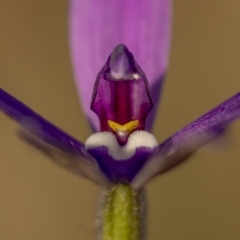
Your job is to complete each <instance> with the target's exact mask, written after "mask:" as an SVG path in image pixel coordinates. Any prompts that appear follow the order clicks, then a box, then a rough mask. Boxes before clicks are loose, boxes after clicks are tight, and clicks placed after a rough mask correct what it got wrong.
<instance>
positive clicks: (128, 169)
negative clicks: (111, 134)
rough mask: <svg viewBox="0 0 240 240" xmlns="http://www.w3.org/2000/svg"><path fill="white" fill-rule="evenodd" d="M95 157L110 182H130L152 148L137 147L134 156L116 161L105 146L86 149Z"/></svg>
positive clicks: (150, 153)
mask: <svg viewBox="0 0 240 240" xmlns="http://www.w3.org/2000/svg"><path fill="white" fill-rule="evenodd" d="M88 152H89V153H90V154H91V155H92V156H93V157H94V158H95V159H96V161H97V163H98V165H99V167H100V169H101V171H102V172H103V173H104V174H105V175H106V176H107V177H108V179H109V180H110V181H111V182H114V183H119V182H131V181H132V179H133V178H134V177H135V175H136V174H137V173H138V172H139V171H140V169H141V168H142V167H143V166H144V164H145V163H146V161H147V159H148V158H149V157H150V156H151V155H152V153H153V150H151V149H149V148H145V147H141V148H138V149H137V150H136V152H135V154H134V156H132V157H130V158H129V159H124V160H119V161H117V160H116V159H114V158H113V157H112V156H111V155H109V153H108V148H107V147H106V146H102V147H97V148H93V149H90V150H88Z"/></svg>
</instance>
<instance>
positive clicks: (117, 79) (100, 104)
mask: <svg viewBox="0 0 240 240" xmlns="http://www.w3.org/2000/svg"><path fill="white" fill-rule="evenodd" d="M152 108H153V103H152V99H151V96H150V93H149V85H148V82H147V79H146V76H145V74H144V73H143V71H142V70H141V69H140V67H139V66H138V64H137V62H136V61H135V59H134V57H133V55H132V54H131V53H130V52H129V51H128V49H127V48H126V47H125V46H124V45H117V46H116V48H115V49H114V51H113V52H112V54H111V55H110V56H109V58H108V60H107V63H106V64H105V65H104V67H103V69H102V70H101V71H100V73H99V74H98V77H97V80H96V82H95V86H94V91H93V96H92V103H91V109H92V110H93V111H94V112H95V113H96V114H97V116H98V117H99V120H100V125H101V131H110V132H112V133H114V134H116V137H117V138H118V141H119V143H120V144H121V145H124V144H126V142H127V139H128V136H129V134H130V133H131V132H132V131H133V130H134V131H135V130H145V121H146V117H147V115H148V113H149V111H150V110H151V109H152ZM109 120H110V121H113V122H115V123H117V124H119V126H120V125H121V126H123V125H126V124H127V123H131V121H137V124H136V126H135V127H134V129H131V130H129V131H128V130H124V131H123V130H122V129H117V128H115V129H112V128H111V126H110V125H109V122H108V121H109Z"/></svg>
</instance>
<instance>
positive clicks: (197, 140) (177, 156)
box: [157, 93, 240, 173]
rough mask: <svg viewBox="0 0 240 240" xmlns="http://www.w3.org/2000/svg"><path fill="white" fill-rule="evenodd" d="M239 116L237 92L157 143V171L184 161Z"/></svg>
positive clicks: (238, 96) (238, 94) (239, 101)
mask: <svg viewBox="0 0 240 240" xmlns="http://www.w3.org/2000/svg"><path fill="white" fill-rule="evenodd" d="M239 117H240V93H237V94H236V95H234V96H233V97H231V98H229V99H228V100H227V101H225V102H223V103H222V104H220V105H219V106H217V107H215V108H214V109H212V110H211V111H209V112H207V113H206V114H204V115H203V116H202V117H200V118H198V119H197V120H195V121H194V122H192V123H190V124H189V125H187V126H186V127H184V128H183V129H181V130H180V131H178V132H177V133H175V134H174V135H173V136H171V137H170V138H168V139H167V140H166V141H164V142H163V143H162V144H160V145H159V147H158V150H157V156H158V157H159V161H162V163H161V168H160V169H159V170H158V173H161V172H165V171H167V170H169V169H171V168H172V167H174V166H176V165H178V164H179V163H181V162H183V161H185V160H186V159H187V158H188V156H190V155H191V154H192V153H193V152H194V151H196V150H197V149H198V148H200V147H202V146H203V145H205V144H207V143H208V142H210V141H212V140H214V139H216V138H217V137H219V136H221V135H222V134H223V133H224V132H225V130H226V127H228V125H229V124H230V123H231V122H232V121H233V120H236V119H237V118H239Z"/></svg>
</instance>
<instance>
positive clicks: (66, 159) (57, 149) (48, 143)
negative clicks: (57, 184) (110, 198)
mask: <svg viewBox="0 0 240 240" xmlns="http://www.w3.org/2000/svg"><path fill="white" fill-rule="evenodd" d="M0 110H2V111H3V112H5V113H6V114H7V115H8V116H9V117H11V118H12V119H14V120H15V121H17V122H18V123H19V124H20V125H21V126H22V128H23V129H22V130H21V132H20V133H21V137H23V139H24V140H26V141H27V142H28V143H30V144H31V145H34V146H35V147H37V148H38V149H39V150H41V151H42V152H44V153H45V154H46V155H48V156H49V157H50V158H51V160H53V161H54V162H55V163H58V164H60V165H61V166H63V167H64V168H65V169H67V170H70V171H71V172H74V173H76V174H78V175H79V174H80V175H83V176H84V177H87V178H89V179H91V180H93V181H95V182H98V183H101V184H102V183H103V182H106V180H105V177H104V176H103V174H102V173H101V172H100V170H99V167H98V165H97V164H96V162H95V161H94V160H93V158H92V157H91V156H90V155H89V154H88V153H87V152H86V150H85V147H84V144H82V143H81V142H79V141H78V140H76V139H74V138H73V137H71V136H70V135H68V134H67V133H65V132H64V131H62V130H60V129H59V128H58V127H56V126H54V125H53V124H52V123H50V122H48V121H47V120H45V119H44V118H43V117H41V116H40V115H38V114H37V113H35V112H34V111H33V110H31V109H30V108H29V107H27V106H26V105H24V104H23V103H21V102H20V101H19V100H17V99H16V98H14V97H13V96H11V95H10V94H9V93H7V92H6V91H4V90H3V89H1V88H0Z"/></svg>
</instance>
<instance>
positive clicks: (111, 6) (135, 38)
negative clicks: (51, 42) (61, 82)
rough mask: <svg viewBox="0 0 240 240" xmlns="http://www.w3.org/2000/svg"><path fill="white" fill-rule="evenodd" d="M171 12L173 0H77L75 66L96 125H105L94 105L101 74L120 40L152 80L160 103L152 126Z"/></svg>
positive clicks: (73, 36)
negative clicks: (100, 120) (96, 112)
mask: <svg viewBox="0 0 240 240" xmlns="http://www.w3.org/2000/svg"><path fill="white" fill-rule="evenodd" d="M170 12H171V4H170V0H148V1H147V0H145V1H144V0H131V1H129V0H115V1H112V0H105V1H94V0H81V1H80V0H71V8H70V43H71V50H72V61H73V69H74V73H75V79H76V85H77V88H78V92H79V95H80V96H81V102H82V106H83V109H84V111H85V113H86V115H87V117H88V119H89V121H90V124H91V126H92V127H93V129H94V130H99V129H100V127H99V121H98V119H97V117H96V115H95V113H93V112H92V111H91V110H90V102H91V95H92V89H93V86H94V82H95V79H96V75H97V73H98V71H99V69H101V67H102V65H103V63H104V62H105V59H106V58H107V57H108V55H109V53H110V52H111V51H112V49H113V48H114V47H115V46H116V45H117V44H119V43H122V44H124V45H126V46H127V47H128V48H129V49H130V50H131V52H132V53H133V54H134V56H135V57H136V60H137V61H138V63H139V65H140V66H142V68H143V71H144V72H145V73H146V75H147V78H148V80H149V83H150V89H151V94H152V97H153V101H154V103H155V108H154V109H153V110H152V111H151V114H150V115H149V118H148V124H147V129H150V128H151V125H152V122H153V118H154V115H155V112H156V105H157V101H158V98H159V95H160V90H161V86H162V81H163V78H164V76H165V74H166V68H167V64H168V55H169V44H170V19H171V16H170V15H171V14H170Z"/></svg>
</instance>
